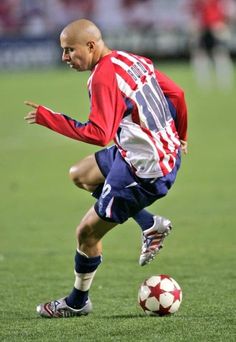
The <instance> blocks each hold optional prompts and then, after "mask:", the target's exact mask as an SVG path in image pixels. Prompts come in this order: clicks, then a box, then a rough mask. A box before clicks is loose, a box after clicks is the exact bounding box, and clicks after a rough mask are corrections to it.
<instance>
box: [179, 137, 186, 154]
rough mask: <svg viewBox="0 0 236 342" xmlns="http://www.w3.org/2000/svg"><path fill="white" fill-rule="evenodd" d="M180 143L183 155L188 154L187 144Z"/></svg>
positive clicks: (184, 142) (182, 141)
mask: <svg viewBox="0 0 236 342" xmlns="http://www.w3.org/2000/svg"><path fill="white" fill-rule="evenodd" d="M180 142H181V150H182V151H183V153H184V154H187V153H188V143H187V141H184V140H180Z"/></svg>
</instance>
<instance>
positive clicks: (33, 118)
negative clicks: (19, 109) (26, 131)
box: [24, 101, 39, 124]
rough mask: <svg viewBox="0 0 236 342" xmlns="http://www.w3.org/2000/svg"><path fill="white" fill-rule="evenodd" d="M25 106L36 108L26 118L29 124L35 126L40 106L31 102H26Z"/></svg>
mask: <svg viewBox="0 0 236 342" xmlns="http://www.w3.org/2000/svg"><path fill="white" fill-rule="evenodd" d="M24 104H26V105H27V106H30V107H32V108H34V110H31V111H30V112H29V113H28V114H27V115H26V116H25V117H24V119H25V120H26V121H27V122H28V123H29V124H34V123H36V112H37V109H38V106H39V105H37V104H36V103H34V102H31V101H24Z"/></svg>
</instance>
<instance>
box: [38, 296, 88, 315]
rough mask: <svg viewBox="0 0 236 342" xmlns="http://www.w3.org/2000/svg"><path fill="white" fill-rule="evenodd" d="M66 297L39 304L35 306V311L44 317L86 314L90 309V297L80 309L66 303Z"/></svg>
mask: <svg viewBox="0 0 236 342" xmlns="http://www.w3.org/2000/svg"><path fill="white" fill-rule="evenodd" d="M65 299H66V298H61V299H57V300H54V301H52V302H49V303H45V304H39V305H38V306H37V308H36V311H37V313H38V314H39V315H40V316H41V317H46V318H66V317H74V316H84V315H88V314H89V313H90V312H91V311H92V303H91V301H90V299H88V300H87V302H86V304H85V305H84V306H83V307H82V308H81V309H73V308H71V307H70V306H68V305H67V304H66V300H65Z"/></svg>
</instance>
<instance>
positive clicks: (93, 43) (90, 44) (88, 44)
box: [87, 40, 95, 52]
mask: <svg viewBox="0 0 236 342" xmlns="http://www.w3.org/2000/svg"><path fill="white" fill-rule="evenodd" d="M87 47H88V48H89V52H92V51H93V50H94V49H95V42H94V41H93V40H90V41H89V42H88V43H87Z"/></svg>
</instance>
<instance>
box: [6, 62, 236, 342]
mask: <svg viewBox="0 0 236 342" xmlns="http://www.w3.org/2000/svg"><path fill="white" fill-rule="evenodd" d="M160 68H161V69H162V70H163V71H165V72H166V73H168V74H169V75H170V76H171V77H172V78H173V79H174V80H175V81H176V82H178V83H179V84H180V85H182V87H183V88H184V89H185V91H186V98H187V101H188V107H189V154H188V155H187V156H186V157H184V158H183V163H182V168H181V171H180V173H179V176H178V179H177V182H176V184H175V186H174V188H173V190H171V192H170V193H169V195H168V196H167V197H166V198H165V199H163V200H161V201H160V202H159V203H155V204H154V205H153V206H152V207H151V208H150V209H151V210H152V211H153V212H155V213H160V214H162V215H166V216H167V217H169V218H171V219H172V221H173V222H174V230H173V233H172V234H171V235H170V237H169V238H168V239H167V241H166V243H165V248H164V249H163V251H162V253H161V254H160V255H159V256H158V258H157V259H156V260H155V261H154V262H153V263H152V264H150V265H149V266H146V267H143V268H141V267H140V266H139V265H138V257H139V251H140V232H139V229H138V228H137V226H136V225H135V224H134V222H133V221H132V220H130V221H128V222H126V223H125V224H123V225H121V226H119V227H117V228H116V229H115V230H114V231H113V232H110V233H109V234H108V235H107V236H106V237H105V239H104V261H103V264H102V265H101V267H100V269H99V270H98V272H97V274H96V278H95V282H94V284H93V286H92V289H91V299H92V301H93V304H94V312H93V313H92V314H90V315H89V316H87V317H81V318H72V319H63V320H45V319H41V318H38V317H37V315H36V312H35V306H36V305H37V304H38V303H40V302H43V301H46V300H49V299H56V298H59V297H61V296H63V295H66V294H67V293H68V292H69V291H70V290H71V288H72V286H73V282H74V276H73V258H74V250H75V246H76V245H75V239H74V230H75V227H76V225H77V223H78V222H79V220H80V219H81V218H82V216H83V214H84V213H85V212H86V210H87V209H88V208H89V207H90V206H91V205H92V204H93V203H94V200H93V198H92V197H91V196H90V195H89V194H87V193H83V192H82V191H79V190H77V189H76V188H75V187H74V186H73V185H72V184H71V183H70V181H69V179H68V177H67V172H68V169H69V167H70V166H71V165H73V163H75V162H76V161H77V160H79V159H81V158H82V157H84V156H85V155H87V154H90V153H93V152H94V151H96V150H97V148H96V147H93V146H89V145H86V144H83V143H79V142H76V141H72V140H69V139H67V138H65V137H63V136H59V135H56V134H55V133H53V132H51V131H49V130H46V129H45V128H43V127H40V126H36V125H34V126H30V125H27V124H26V123H25V122H24V120H23V117H24V115H25V113H26V111H27V108H25V107H24V105H23V101H24V100H25V99H29V100H33V101H35V102H38V103H42V104H45V105H47V106H48V107H51V108H53V109H54V110H58V111H61V112H64V113H68V114H70V115H71V116H74V117H77V118H80V119H81V120H82V121H83V120H85V119H86V117H87V112H88V110H89V109H88V108H89V107H88V98H87V92H86V79H87V76H88V75H87V74H77V73H75V72H72V71H69V70H64V69H63V70H52V71H41V72H24V73H12V74H11V73H2V74H0V79H1V95H0V97H1V125H0V148H1V158H0V166H1V167H0V179H1V201H0V209H1V237H0V286H1V288H0V291H1V292H0V293H1V305H0V325H1V327H0V341H17V342H18V341H41V342H42V341H43V342H44V341H48V342H49V341H50V342H51V341H81V342H86V341H97V342H105V341H107V342H110V341H121V342H123V341H124V342H126V341H143V342H146V341H162V342H164V341H166V342H167V341H168V342H172V341H173V342H175V341H187V342H188V341H198V342H199V341H201V342H202V341H206V342H208V341H235V340H236V336H235V332H236V331H235V300H236V299H235V293H236V292H235V291H236V286H235V278H236V277H235V269H236V262H235V236H236V234H235V227H236V207H235V203H236V201H235V193H236V184H235V167H236V159H235V150H234V149H235V147H236V141H235V140H236V139H235V127H236V89H233V90H232V91H229V92H224V93H222V92H220V91H219V90H217V89H212V90H209V91H207V92H206V93H204V92H202V91H200V90H198V89H197V88H196V86H195V83H194V80H193V77H192V74H191V72H190V70H189V67H188V65H185V64H180V65H174V64H173V65H171V64H170V65H167V64H166V65H161V67H160ZM79 113H82V114H83V115H81V114H79ZM160 273H164V274H170V275H171V276H172V277H173V278H175V279H176V280H177V281H178V282H179V284H180V285H181V286H182V289H183V303H182V306H181V308H180V310H179V312H178V313H177V314H175V315H173V316H169V317H162V318H158V317H148V316H145V314H144V313H143V312H142V311H141V309H140V308H139V307H138V305H137V292H138V287H139V285H140V283H141V282H142V281H143V280H144V279H145V278H146V277H149V276H151V275H153V274H160Z"/></svg>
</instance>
